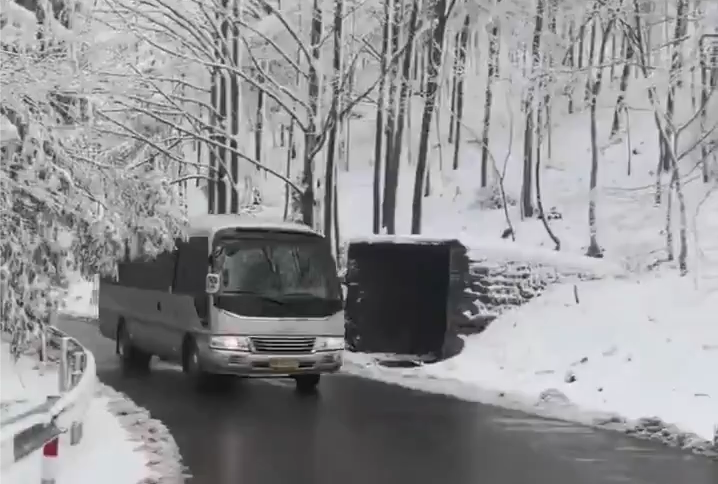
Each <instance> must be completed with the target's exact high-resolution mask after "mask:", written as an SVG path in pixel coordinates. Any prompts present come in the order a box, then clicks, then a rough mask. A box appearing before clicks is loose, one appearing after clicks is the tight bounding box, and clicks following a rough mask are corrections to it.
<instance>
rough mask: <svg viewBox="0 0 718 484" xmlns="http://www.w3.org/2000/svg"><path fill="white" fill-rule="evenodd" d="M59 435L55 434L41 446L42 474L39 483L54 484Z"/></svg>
mask: <svg viewBox="0 0 718 484" xmlns="http://www.w3.org/2000/svg"><path fill="white" fill-rule="evenodd" d="M59 451H60V437H59V436H56V437H55V438H54V439H52V440H51V441H49V442H47V443H46V444H45V445H43V446H42V474H41V476H40V484H55V475H56V474H57V457H58V454H59V453H60V452H59Z"/></svg>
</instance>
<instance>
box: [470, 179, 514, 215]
mask: <svg viewBox="0 0 718 484" xmlns="http://www.w3.org/2000/svg"><path fill="white" fill-rule="evenodd" d="M516 203H517V201H516V199H515V198H513V197H512V196H511V195H509V194H508V193H506V205H508V206H509V207H513V206H515V205H516ZM472 206H474V207H476V208H479V209H481V210H496V209H501V208H504V198H503V197H502V196H501V188H500V187H499V185H498V184H492V185H491V186H488V187H484V188H479V189H478V190H476V192H475V200H474V202H473V204H472Z"/></svg>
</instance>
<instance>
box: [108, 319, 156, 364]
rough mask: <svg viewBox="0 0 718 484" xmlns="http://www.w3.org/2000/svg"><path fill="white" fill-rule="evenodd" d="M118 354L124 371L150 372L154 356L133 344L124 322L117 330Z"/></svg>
mask: <svg viewBox="0 0 718 484" xmlns="http://www.w3.org/2000/svg"><path fill="white" fill-rule="evenodd" d="M117 353H118V354H119V356H120V363H121V365H122V369H123V370H124V371H128V372H139V373H146V372H149V370H150V360H151V359H152V355H151V354H149V353H147V352H145V351H142V350H141V349H139V348H138V347H136V346H135V345H134V344H133V343H132V339H131V338H130V333H129V331H128V330H127V326H126V324H125V323H124V322H121V323H120V325H119V328H118V329H117Z"/></svg>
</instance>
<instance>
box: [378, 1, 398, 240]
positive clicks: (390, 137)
mask: <svg viewBox="0 0 718 484" xmlns="http://www.w3.org/2000/svg"><path fill="white" fill-rule="evenodd" d="M390 1H391V8H390V10H389V11H390V13H391V17H392V22H391V30H390V31H391V35H390V39H391V40H390V46H391V50H390V52H391V54H394V53H395V52H397V51H398V50H399V19H398V18H397V17H398V16H399V8H398V7H397V4H396V1H395V0H390ZM388 82H389V94H388V99H389V103H388V107H387V110H386V126H385V129H386V133H385V136H386V151H385V152H384V204H383V207H382V208H383V210H382V226H383V227H385V228H386V231H387V232H388V233H390V234H393V233H395V231H396V230H395V224H396V220H395V218H396V191H397V188H398V183H399V169H400V165H401V160H396V159H393V158H392V154H393V153H394V140H395V139H396V138H395V133H396V111H397V106H396V91H397V83H398V82H401V78H400V77H399V68H398V66H396V64H394V65H393V66H391V67H390V68H389V79H388Z"/></svg>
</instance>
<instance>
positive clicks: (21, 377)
mask: <svg viewBox="0 0 718 484" xmlns="http://www.w3.org/2000/svg"><path fill="white" fill-rule="evenodd" d="M0 378H2V380H0V390H2V391H1V392H0V399H1V400H0V418H1V419H2V421H3V422H5V421H7V420H8V419H12V418H13V417H16V416H18V415H21V414H23V413H24V412H27V411H29V410H31V409H33V408H35V407H37V406H38V405H41V404H43V403H45V401H47V396H48V395H57V394H58V393H59V382H58V377H57V370H56V368H55V367H53V366H44V365H41V364H40V363H39V362H38V361H36V360H34V359H33V358H30V357H29V356H21V357H20V358H19V359H17V360H15V359H14V358H13V357H12V356H11V354H10V345H9V344H8V343H7V342H6V341H2V343H0Z"/></svg>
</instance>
